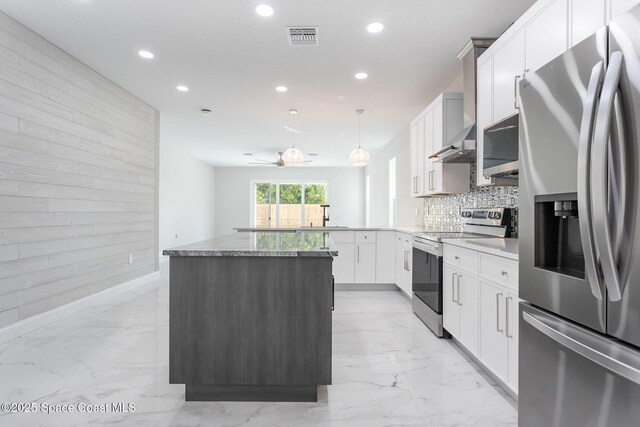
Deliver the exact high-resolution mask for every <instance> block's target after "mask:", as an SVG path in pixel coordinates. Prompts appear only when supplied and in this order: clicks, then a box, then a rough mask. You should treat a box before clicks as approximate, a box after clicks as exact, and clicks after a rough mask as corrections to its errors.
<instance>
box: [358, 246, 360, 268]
mask: <svg viewBox="0 0 640 427" xmlns="http://www.w3.org/2000/svg"><path fill="white" fill-rule="evenodd" d="M358 264H360V245H358Z"/></svg>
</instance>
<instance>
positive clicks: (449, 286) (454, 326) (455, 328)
mask: <svg viewBox="0 0 640 427" xmlns="http://www.w3.org/2000/svg"><path fill="white" fill-rule="evenodd" d="M442 281H443V288H442V291H443V293H442V303H443V307H442V311H443V325H444V328H445V329H446V330H447V331H448V332H449V333H450V334H451V335H453V336H454V337H455V338H456V339H457V340H458V341H459V342H460V343H461V344H462V345H464V346H465V347H466V348H467V350H469V351H470V352H471V353H472V354H473V355H474V356H477V354H478V276H477V275H476V274H474V273H472V272H470V271H467V270H463V269H460V268H456V267H454V266H452V265H450V264H446V263H445V264H443V269H442Z"/></svg>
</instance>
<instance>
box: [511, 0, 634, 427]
mask: <svg viewBox="0 0 640 427" xmlns="http://www.w3.org/2000/svg"><path fill="white" fill-rule="evenodd" d="M518 89H519V97H520V151H519V155H520V298H521V299H523V300H525V301H526V302H525V303H522V304H521V306H520V322H519V323H520V348H519V358H520V359H519V425H520V426H521V427H529V426H544V427H552V426H558V427H572V426H580V427H588V426H602V427H613V426H615V427H624V426H640V7H636V8H634V9H632V10H631V11H630V12H629V13H627V14H625V15H622V16H619V17H618V18H616V19H615V20H613V21H612V22H611V23H610V24H609V25H608V26H607V27H605V28H602V29H601V30H599V31H598V32H597V33H595V34H594V35H593V36H591V37H590V38H588V39H587V40H585V41H583V42H582V43H580V44H578V45H576V46H575V47H574V48H573V49H571V50H569V51H567V52H566V53H565V54H563V55H562V56H560V57H558V58H556V59H555V60H553V61H552V62H550V63H549V64H547V65H546V66H544V67H542V68H541V69H539V70H538V71H536V72H533V73H528V74H527V76H526V78H525V79H523V80H522V81H521V82H520V83H519V87H518Z"/></svg>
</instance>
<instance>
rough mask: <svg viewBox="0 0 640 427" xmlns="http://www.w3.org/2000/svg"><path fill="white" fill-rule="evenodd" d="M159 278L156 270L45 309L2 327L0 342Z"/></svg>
mask: <svg viewBox="0 0 640 427" xmlns="http://www.w3.org/2000/svg"><path fill="white" fill-rule="evenodd" d="M158 278H160V272H159V271H155V272H153V273H151V274H147V275H145V276H142V277H138V278H137V279H133V280H129V281H128V282H124V283H121V284H119V285H116V286H113V287H111V288H108V289H105V290H102V291H100V292H97V293H95V294H92V295H88V296H86V297H84V298H80V299H78V300H75V301H72V302H70V303H68V304H65V305H62V306H60V307H56V308H54V309H52V310H49V311H45V312H44V313H40V314H36V315H35V316H32V317H28V318H26V319H23V320H20V321H18V322H17V323H14V324H12V325H9V326H6V327H5V328H2V329H0V343H4V342H7V341H11V340H12V339H14V338H18V337H20V336H22V335H25V334H28V333H30V332H33V331H35V330H36V329H40V328H42V327H44V326H47V325H49V324H50V323H53V322H55V321H56V320H60V319H62V318H63V317H66V316H69V315H71V314H73V313H77V312H78V311H80V310H83V309H85V308H87V307H89V306H91V305H93V304H96V303H99V302H101V301H104V300H107V299H109V298H112V297H114V296H116V295H119V294H122V293H124V292H127V291H130V290H132V289H135V288H137V287H139V286H142V285H144V284H146V283H149V282H151V281H153V280H156V279H158Z"/></svg>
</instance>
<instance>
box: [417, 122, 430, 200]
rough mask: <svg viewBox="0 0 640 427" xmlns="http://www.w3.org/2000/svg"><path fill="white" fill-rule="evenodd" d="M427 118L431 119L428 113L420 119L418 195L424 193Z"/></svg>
mask: <svg viewBox="0 0 640 427" xmlns="http://www.w3.org/2000/svg"><path fill="white" fill-rule="evenodd" d="M427 120H430V119H429V118H428V117H427V115H425V116H424V117H422V118H421V119H420V120H418V147H417V154H416V156H417V157H416V161H417V174H418V179H417V180H416V181H417V182H416V186H417V191H418V195H423V194H424V181H425V177H424V156H425V143H426V142H425V141H426V132H425V126H426V122H427Z"/></svg>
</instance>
